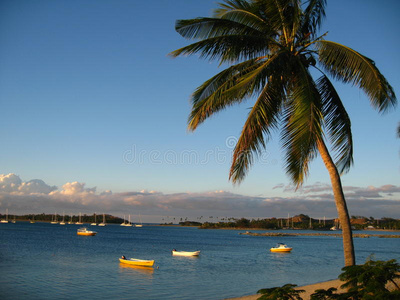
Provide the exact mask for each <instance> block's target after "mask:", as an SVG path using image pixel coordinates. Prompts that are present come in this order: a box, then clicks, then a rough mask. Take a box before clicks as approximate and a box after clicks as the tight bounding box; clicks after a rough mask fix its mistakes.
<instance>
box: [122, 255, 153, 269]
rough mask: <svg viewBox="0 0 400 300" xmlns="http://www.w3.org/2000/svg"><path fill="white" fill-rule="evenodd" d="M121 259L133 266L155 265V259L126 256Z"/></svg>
mask: <svg viewBox="0 0 400 300" xmlns="http://www.w3.org/2000/svg"><path fill="white" fill-rule="evenodd" d="M119 261H120V262H121V263H123V264H128V265H132V266H142V267H152V266H153V265H154V260H146V259H136V258H125V256H123V257H121V258H120V259H119Z"/></svg>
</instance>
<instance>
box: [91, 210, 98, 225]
mask: <svg viewBox="0 0 400 300" xmlns="http://www.w3.org/2000/svg"><path fill="white" fill-rule="evenodd" d="M90 225H91V226H97V222H96V213H95V214H94V222H93V223H90Z"/></svg>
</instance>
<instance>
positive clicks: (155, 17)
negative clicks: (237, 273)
mask: <svg viewBox="0 0 400 300" xmlns="http://www.w3.org/2000/svg"><path fill="white" fill-rule="evenodd" d="M215 2H216V1H209V0H202V1H196V0H180V1H175V0H174V1H166V0H164V1H161V0H159V1H111V0H96V1H70V0H68V1H67V0H65V1H64V0H57V1H53V0H38V1H28V0H20V1H12V0H10V1H7V0H2V1H1V2H0V45H1V46H0V103H1V108H2V109H1V111H0V122H1V126H0V139H1V145H2V147H0V174H4V175H3V178H4V180H3V186H4V187H6V186H7V187H9V184H11V183H10V182H14V181H13V180H14V179H15V178H14V177H12V178H14V179H12V180H11V179H10V178H11V177H10V176H9V177H6V175H7V174H10V173H11V174H16V176H17V177H18V178H20V180H21V182H19V181H18V180H17V179H15V180H17V183H15V182H14V185H15V184H16V185H15V186H17V185H18V184H19V186H21V185H25V187H27V186H28V183H29V182H31V180H33V179H39V180H41V181H42V182H40V183H38V182H39V181H33V183H35V186H38V185H41V184H44V185H45V186H46V188H45V190H46V191H49V188H48V187H53V186H55V187H56V188H54V189H53V191H52V193H53V194H54V193H59V194H62V193H63V192H64V195H65V194H68V193H69V194H68V195H70V196H71V195H73V194H74V193H76V198H74V199H75V200H74V201H75V202H74V203H79V205H81V206H80V207H79V209H82V210H83V209H86V210H87V211H88V212H89V211H91V210H95V209H97V210H106V208H107V210H113V209H114V212H115V213H117V214H118V213H120V212H119V211H118V209H116V208H115V207H114V205H115V206H118V205H119V202H118V201H117V200H115V199H111V198H110V199H108V200H107V201H109V204H108V206H107V207H106V206H105V204H104V203H103V202H102V200H99V198H100V195H101V194H102V193H103V192H105V191H112V193H113V195H128V194H129V193H136V194H135V195H140V193H141V192H140V191H142V196H145V195H150V194H151V195H152V196H154V195H155V194H157V195H162V196H160V197H159V198H157V199H158V200H153V201H154V202H151V201H148V200H146V201H147V202H146V205H144V203H143V202H142V201H137V200H135V201H136V202H135V203H133V204H132V203H131V204H129V205H128V206H127V209H128V210H129V209H132V211H134V212H137V211H142V212H144V213H147V214H149V215H150V214H154V215H155V214H163V212H162V211H161V210H160V211H158V210H157V209H155V208H154V207H162V205H161V204H160V203H161V202H162V203H164V204H167V203H168V205H169V204H170V203H171V202H173V201H177V199H178V198H179V197H181V195H186V197H183V198H182V199H181V200H179V201H178V202H179V203H180V204H181V205H182V203H185V205H186V204H187V203H188V202H190V201H191V200H192V199H194V198H196V199H197V198H200V199H202V197H206V198H207V197H210V199H211V200H210V203H208V202H207V201H205V202H201V200H198V201H200V202H199V203H198V206H194V208H193V209H191V208H190V207H191V206H190V205H187V206H185V205H182V206H179V205H176V206H174V205H170V206H168V205H165V207H164V208H165V210H166V211H165V212H166V213H165V214H176V215H178V213H179V214H184V213H186V214H189V213H191V214H193V215H196V214H198V213H200V212H201V213H203V212H204V213H205V214H206V213H208V212H209V213H214V214H218V209H217V208H215V207H214V206H213V205H212V199H220V198H219V197H220V196H221V195H222V194H223V195H224V197H225V196H226V198H224V199H225V200H224V201H227V202H226V203H225V202H224V203H225V205H226V206H227V207H232V211H230V212H229V213H231V214H237V215H238V216H240V213H241V212H243V210H241V209H240V208H238V209H237V210H234V208H235V205H233V204H231V202H230V201H236V200H234V199H241V200H243V201H244V200H245V199H250V200H248V201H247V200H246V201H247V202H246V201H245V202H243V205H245V206H246V205H247V204H246V203H248V204H249V203H252V202H251V201H253V200H254V199H256V200H254V201H261V202H262V201H265V199H276V201H277V202H276V205H278V204H281V203H280V202H279V201H293V203H300V202H301V201H302V200H304V201H306V200H309V201H312V200H310V199H311V198H312V197H309V194H307V193H306V192H304V191H303V192H302V191H299V192H298V193H293V191H292V190H291V189H290V182H289V179H288V178H287V176H286V175H285V172H284V169H283V160H282V154H281V151H280V147H279V137H278V136H275V139H274V140H273V141H272V142H271V143H270V144H269V145H268V148H267V150H266V152H265V155H263V157H262V158H261V161H259V162H258V163H256V164H255V165H254V166H253V168H252V170H251V171H250V173H249V176H248V177H247V178H246V180H245V181H244V182H243V183H242V184H241V185H240V186H233V185H232V184H231V183H230V182H229V181H228V172H229V166H230V161H231V157H230V153H231V151H232V146H231V144H230V143H231V142H232V141H234V139H235V138H236V137H238V135H239V133H240V130H241V127H242V125H243V122H244V120H245V118H246V115H247V111H248V108H249V107H251V105H252V103H251V101H249V102H246V103H245V104H243V105H241V106H238V107H233V108H231V109H228V110H226V111H224V112H222V113H220V114H218V115H217V116H215V117H213V118H211V119H210V120H208V121H207V122H205V123H204V124H203V125H202V126H200V127H199V128H198V130H197V131H196V132H194V133H189V132H187V130H186V120H187V116H188V114H189V111H190V105H189V97H190V94H191V93H192V92H193V91H194V89H195V88H196V87H197V86H198V85H200V84H201V83H202V82H204V81H205V80H206V79H208V78H209V77H211V76H212V75H214V74H215V73H216V72H218V71H219V70H220V68H218V63H216V62H209V61H205V60H201V59H199V58H198V57H181V58H176V59H172V58H170V57H168V56H167V54H168V53H169V52H171V51H173V50H175V49H177V48H180V47H182V46H184V45H186V44H187V43H188V41H186V40H184V39H183V38H182V37H180V36H179V35H178V34H177V33H176V32H175V30H174V23H175V21H176V20H177V19H186V18H194V17H198V16H209V15H210V13H211V11H212V9H213V8H215V7H216V5H215ZM399 9H400V4H399V2H398V1H394V0H393V1H389V0H387V1H379V2H378V1H372V0H370V1H365V0H356V1H342V0H340V1H338V0H335V1H328V9H327V19H326V21H325V23H324V27H323V29H322V30H321V33H323V32H325V31H329V33H328V36H327V37H326V39H328V40H333V41H336V42H339V43H342V44H345V45H347V46H349V47H351V48H354V49H355V50H357V51H360V52H361V53H362V54H364V55H366V56H368V57H370V58H371V59H373V60H375V62H376V65H377V66H378V68H379V69H380V70H381V72H382V73H383V74H384V75H385V77H386V78H387V79H388V81H389V82H390V84H391V85H392V86H393V88H394V89H395V92H397V94H399V87H400V82H399V76H398V70H399V69H400V64H399V59H398V49H399V46H400V45H399V40H398V39H397V36H396V33H395V32H396V30H398V28H400V21H399V18H398V15H397V13H398V11H399ZM337 90H338V91H339V93H340V95H341V97H342V99H343V101H344V103H345V105H346V108H347V110H348V113H349V114H350V117H351V119H352V129H353V137H354V144H355V152H354V158H355V164H354V167H353V168H352V169H351V170H350V172H349V173H348V174H346V175H344V176H343V185H344V186H346V187H348V190H352V191H354V190H355V189H358V191H371V190H372V191H375V192H377V191H379V193H380V194H379V196H375V197H373V196H369V198H368V196H365V195H364V196H362V197H361V198H357V199H358V200H360V201H361V200H362V201H369V200H370V201H372V200H374V201H375V200H382V201H392V202H390V205H389V204H385V207H389V206H390V207H391V209H389V210H388V213H389V212H390V213H392V215H391V216H397V217H400V216H399V215H400V209H399V202H400V200H399V194H400V193H399V190H400V188H399V178H400V177H399V167H400V163H399V162H400V161H399V149H400V143H399V141H400V140H399V139H397V138H396V127H397V124H398V122H399V121H400V118H399V113H398V109H397V110H396V111H392V112H390V113H388V114H385V115H383V116H382V115H379V114H378V113H377V112H376V111H374V110H373V109H372V108H371V107H370V105H369V103H368V100H367V99H366V97H365V95H364V94H363V92H361V91H359V90H358V89H357V88H355V87H351V86H342V85H340V84H338V85H337ZM7 180H11V181H9V182H8V181H7ZM7 182H8V183H7ZM31 183H32V182H31ZM67 183H69V184H70V185H68V186H67V187H65V188H63V186H64V185H66V184H67ZM71 183H76V184H75V187H76V188H75V189H70V188H71ZM83 183H85V185H83ZM328 184H329V178H328V175H327V172H326V170H325V168H324V166H323V164H322V162H321V160H320V158H317V159H316V160H315V162H314V163H313V164H312V167H311V170H310V176H309V178H308V180H307V182H306V187H308V188H309V190H311V187H321V186H325V185H328ZM0 185H1V184H0ZM30 186H32V184H31V185H30ZM389 186H390V187H391V188H390V189H386V190H385V188H382V187H389ZM95 187H96V189H95V190H94V188H95ZM305 190H306V189H305ZM388 190H390V192H388ZM10 191H11V190H7V188H3V192H2V193H3V194H2V196H0V208H1V209H2V210H4V208H5V207H9V208H10V210H12V209H14V211H19V212H21V213H22V212H23V211H24V210H30V209H32V210H38V212H42V211H45V212H47V210H49V211H50V212H53V211H54V210H58V211H60V210H65V209H69V210H73V209H74V207H69V206H65V199H64V200H63V199H62V197H60V198H57V200H54V203H52V202H51V201H52V200H49V201H50V202H46V201H48V199H47V198H46V197H44V198H45V199H47V200H46V201H45V202H43V203H46V205H44V204H43V203H42V202H40V201H39V200H35V201H37V204H36V206H34V208H33V207H30V206H27V205H25V204H24V203H25V202H24V201H28V200H23V199H27V195H30V193H29V189H28V190H26V191H25V194H21V193H22V192H21V190H18V191H16V190H12V191H11V192H10ZM150 191H153V192H152V193H150ZM215 191H219V192H218V193H216V192H215ZM382 191H386V193H383V192H382ZM37 192H38V191H36V194H35V195H36V196H35V197H36V198H35V199H38V198H40V199H42V198H43V197H42V198H41V197H39V196H38V193H37ZM18 193H19V194H18ZM79 193H89V194H91V195H92V196H93V197H94V198H93V199H96V200H93V201H94V202H93V203H97V204H96V205H95V204H93V203H92V206H88V205H87V206H85V205H84V204H83V203H84V202H85V200H84V199H85V197H84V196H83V194H79ZM107 193H109V192H107ZM11 194H12V195H14V196H15V197H17V196H16V195H18V197H21V199H22V200H21V199H20V200H18V201H19V202H18V203H19V204H18V208H17V205H16V204H15V203H16V202H13V201H14V200H15V199H14V198H13V197H14V196H13V197H11V196H10V195H11ZM39 194H40V193H39ZM42 194H43V193H42ZM328 194H329V192H328V191H327V194H326V195H325V196H324V197H325V198H323V197H322V196H321V197H320V198H321V201H325V200H326V201H329V195H328ZM23 195H24V197H23ZM129 195H131V194H129ZM178 195H180V196H178ZM205 195H206V196H205ZM71 197H72V196H71ZM96 197H97V198H96ZM102 197H105V196H104V195H103V196H102ZM44 198H43V199H44ZM122 198H123V197H122V196H121V199H122ZM144 198H146V197H144ZM124 199H125V198H124ZM179 199H180V198H179ZM296 199H297V200H299V201H298V202H295V200H296ZM300 200H301V201H300ZM29 201H30V200H29ZM43 201H44V200H43ZM57 201H58V202H57ZM71 201H72V200H71ZM96 201H97V202H96ZM104 201H105V200H104ZM113 201H115V202H113ZM121 201H123V202H124V201H125V202H124V203H129V201H127V200H126V199H125V200H121ZM216 201H217V200H216ZM349 201H350V200H349ZM72 202H73V201H72ZM113 203H114V205H113ZM149 203H152V204H151V205H150V204H149ZM196 203H197V202H196ZM202 203H208V204H207V205H206V204H204V206H202ZM30 204H31V203H30ZM391 205H393V206H391ZM93 206H94V207H93ZM96 206H97V207H96ZM142 206H143V207H142ZM144 206H146V207H147V210H146V209H145V208H144ZM249 206H250V205H249ZM282 207H285V206H284V205H282ZM354 207H355V208H354V212H352V211H351V214H361V213H358V212H359V211H360V212H364V211H362V210H358V207H359V206H357V205H354ZM256 208H258V209H256V210H255V211H250V210H249V211H248V212H247V211H246V214H247V215H244V216H249V217H250V216H256V215H257V213H258V214H259V215H261V216H263V215H270V214H273V213H279V212H280V210H277V211H275V210H273V209H271V208H269V209H268V210H266V211H260V209H259V207H258V206H256ZM76 209H78V208H76ZM202 209H204V211H202ZM224 209H226V207H225V208H224ZM298 209H299V210H301V209H304V210H306V208H301V206H299V207H298ZM282 210H284V209H282ZM295 210H296V208H295V207H294V208H293V212H290V213H293V214H294V213H309V214H311V215H312V213H313V212H314V211H313V208H312V206H310V207H308V208H307V211H295ZM282 213H283V212H282ZM315 213H317V211H315ZM324 213H326V214H328V213H329V214H331V215H332V214H334V211H325V212H324V211H323V209H321V211H318V214H324ZM365 213H368V212H365ZM374 213H377V214H378V215H377V217H382V215H379V214H380V213H381V214H384V213H386V211H385V210H383V211H382V212H381V211H380V210H379V209H377V210H376V211H372V209H371V212H370V213H369V215H374ZM221 215H223V213H222V212H221ZM283 215H287V213H286V212H285V213H283ZM257 216H258V215H257Z"/></svg>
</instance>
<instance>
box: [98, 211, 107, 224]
mask: <svg viewBox="0 0 400 300" xmlns="http://www.w3.org/2000/svg"><path fill="white" fill-rule="evenodd" d="M99 226H106V217H105V215H104V214H103V222H101V223H100V224H99Z"/></svg>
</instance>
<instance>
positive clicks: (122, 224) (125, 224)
mask: <svg viewBox="0 0 400 300" xmlns="http://www.w3.org/2000/svg"><path fill="white" fill-rule="evenodd" d="M139 220H140V223H139V224H132V223H131V215H129V216H128V221H126V216H125V215H124V222H122V223H121V225H120V226H127V227H132V226H135V227H143V224H142V217H141V216H140V215H139Z"/></svg>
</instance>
